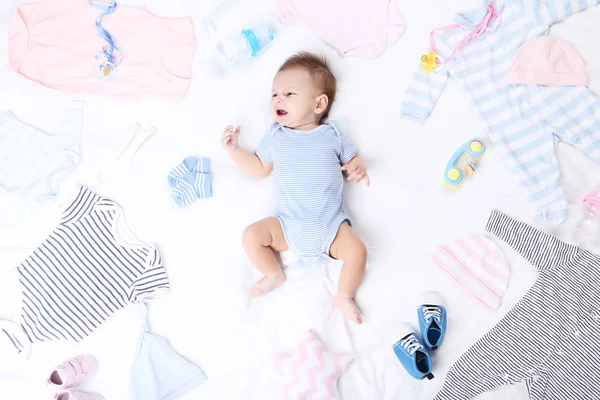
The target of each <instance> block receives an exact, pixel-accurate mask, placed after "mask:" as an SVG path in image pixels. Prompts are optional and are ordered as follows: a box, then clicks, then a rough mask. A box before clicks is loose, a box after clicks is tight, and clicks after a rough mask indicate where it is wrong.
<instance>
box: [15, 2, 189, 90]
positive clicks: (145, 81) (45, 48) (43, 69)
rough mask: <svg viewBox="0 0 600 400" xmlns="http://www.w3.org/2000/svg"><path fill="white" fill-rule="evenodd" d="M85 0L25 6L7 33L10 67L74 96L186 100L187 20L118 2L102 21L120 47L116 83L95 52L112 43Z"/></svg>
mask: <svg viewBox="0 0 600 400" xmlns="http://www.w3.org/2000/svg"><path fill="white" fill-rule="evenodd" d="M100 13H101V10H99V9H97V8H95V7H93V6H92V5H90V4H89V3H88V1H86V0H41V1H39V2H37V3H34V4H29V5H26V6H23V7H21V8H19V9H18V10H17V11H16V12H15V14H14V15H13V17H12V21H11V25H10V34H9V65H10V67H11V68H12V69H13V70H14V71H16V72H18V73H19V74H21V75H23V76H25V77H27V78H29V79H31V80H33V81H37V82H39V83H40V84H42V85H44V86H48V87H51V88H54V89H58V90H64V91H68V92H76V93H90V94H98V95H113V96H129V97H142V96H166V97H169V98H175V99H182V98H183V97H185V94H186V93H187V90H188V87H189V84H190V70H191V64H192V59H193V57H194V53H195V50H196V37H195V34H194V27H193V25H192V21H191V19H189V18H162V17H157V16H155V15H152V14H150V12H148V11H147V10H146V9H143V8H136V7H127V6H122V5H118V6H117V8H116V10H115V12H114V13H112V14H109V15H107V16H105V17H104V18H103V19H102V26H103V27H104V28H105V29H106V30H107V31H108V32H109V33H110V34H111V35H112V37H113V39H114V41H115V43H116V44H117V45H118V46H119V48H120V49H121V51H122V60H121V62H120V64H118V66H117V73H116V75H115V77H114V79H113V80H110V81H102V80H100V79H99V78H98V77H99V69H98V66H99V65H100V61H99V60H97V59H96V58H95V57H96V55H98V54H101V53H102V48H103V47H105V46H107V43H106V41H104V39H102V37H101V36H100V35H99V34H98V31H97V30H96V26H95V21H96V18H97V17H98V15H99V14H100Z"/></svg>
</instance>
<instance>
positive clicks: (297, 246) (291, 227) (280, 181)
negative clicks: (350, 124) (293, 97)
mask: <svg viewBox="0 0 600 400" xmlns="http://www.w3.org/2000/svg"><path fill="white" fill-rule="evenodd" d="M256 154H257V155H258V156H259V157H260V158H261V159H263V160H264V161H267V162H269V163H272V164H273V173H274V175H275V191H276V196H277V206H276V208H277V210H276V216H277V219H278V220H279V223H280V224H281V228H282V229H283V233H284V235H285V240H286V241H287V244H288V246H289V248H290V250H292V251H293V252H294V253H295V254H296V255H297V256H302V257H317V256H320V255H322V254H324V253H325V254H327V253H328V252H329V246H330V245H331V243H332V242H333V240H334V239H335V236H336V235H337V232H338V229H339V227H340V224H342V223H343V222H344V221H347V222H348V223H350V219H349V217H348V215H347V214H346V210H345V208H344V176H343V175H342V170H341V163H345V162H348V161H350V160H351V159H352V158H353V157H354V156H355V155H356V148H355V147H354V145H353V144H352V143H351V142H350V141H349V140H348V139H347V138H346V136H344V134H343V133H342V131H341V129H340V128H339V125H338V124H337V123H336V122H331V123H328V124H325V125H320V126H319V127H317V128H315V129H313V130H311V131H300V130H294V129H289V128H286V127H283V126H281V125H278V124H275V125H273V127H272V128H271V130H270V131H269V132H268V133H267V134H266V135H265V136H264V138H263V140H262V142H261V144H260V146H259V148H258V149H257V151H256Z"/></svg>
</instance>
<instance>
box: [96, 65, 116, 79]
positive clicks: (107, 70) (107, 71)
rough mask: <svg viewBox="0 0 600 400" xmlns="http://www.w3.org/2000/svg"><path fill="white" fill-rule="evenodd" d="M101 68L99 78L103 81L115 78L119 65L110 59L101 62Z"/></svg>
mask: <svg viewBox="0 0 600 400" xmlns="http://www.w3.org/2000/svg"><path fill="white" fill-rule="evenodd" d="M98 69H99V75H100V76H99V78H100V80H102V81H110V80H113V79H114V78H115V75H116V74H117V67H116V65H114V64H113V63H111V62H110V61H107V62H104V63H102V64H100V66H99V67H98Z"/></svg>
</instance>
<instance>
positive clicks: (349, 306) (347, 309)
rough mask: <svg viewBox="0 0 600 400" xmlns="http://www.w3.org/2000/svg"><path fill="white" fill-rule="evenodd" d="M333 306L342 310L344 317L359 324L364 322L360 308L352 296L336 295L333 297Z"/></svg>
mask: <svg viewBox="0 0 600 400" xmlns="http://www.w3.org/2000/svg"><path fill="white" fill-rule="evenodd" d="M333 306H334V307H335V308H337V309H338V310H340V311H341V312H342V313H343V314H344V317H346V318H347V319H349V320H350V321H352V322H354V323H355V324H358V325H360V324H362V315H360V310H359V309H358V307H357V306H356V303H355V302H354V299H353V298H352V297H344V296H340V295H336V296H335V297H334V298H333Z"/></svg>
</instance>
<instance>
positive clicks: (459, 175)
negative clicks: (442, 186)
mask: <svg viewBox="0 0 600 400" xmlns="http://www.w3.org/2000/svg"><path fill="white" fill-rule="evenodd" d="M485 150H486V146H485V142H484V141H483V140H481V139H471V140H469V141H468V142H467V143H465V144H463V145H462V146H461V147H460V148H459V149H458V150H457V151H456V152H455V153H454V154H453V155H452V157H451V158H450V160H449V161H448V164H446V171H445V173H444V181H445V182H446V185H448V186H449V187H451V188H455V187H458V186H460V184H461V183H462V181H463V179H464V178H465V176H469V175H473V173H474V172H475V163H476V162H477V160H478V159H479V158H480V157H481V156H483V154H484V153H485ZM465 154H466V155H467V156H468V157H470V160H469V161H467V162H466V163H465V165H464V166H463V167H462V168H459V167H458V166H457V164H458V161H459V159H460V158H461V157H463V156H464V155H465Z"/></svg>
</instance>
